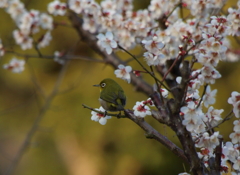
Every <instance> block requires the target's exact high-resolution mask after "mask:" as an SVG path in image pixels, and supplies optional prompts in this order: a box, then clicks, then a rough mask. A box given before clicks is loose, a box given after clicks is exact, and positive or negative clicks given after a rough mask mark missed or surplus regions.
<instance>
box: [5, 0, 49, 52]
mask: <svg viewBox="0 0 240 175" xmlns="http://www.w3.org/2000/svg"><path fill="white" fill-rule="evenodd" d="M0 7H1V8H5V9H6V12H7V13H9V14H10V16H11V18H12V19H13V21H14V22H15V24H16V26H17V29H15V30H14V31H13V37H14V39H15V41H16V43H17V44H18V45H19V46H21V49H23V50H26V49H31V48H33V43H34V41H37V40H38V42H37V47H38V48H43V47H46V46H48V44H49V42H50V41H51V39H52V37H51V33H50V31H51V30H52V29H53V18H52V17H51V16H50V15H48V14H47V13H41V12H39V11H38V10H34V9H31V10H27V9H26V8H25V6H24V4H23V3H22V2H21V1H19V0H9V1H6V2H5V3H4V4H2V6H0ZM40 28H41V29H43V30H45V32H44V34H42V36H41V38H38V39H36V38H34V35H35V34H37V33H39V32H40Z"/></svg>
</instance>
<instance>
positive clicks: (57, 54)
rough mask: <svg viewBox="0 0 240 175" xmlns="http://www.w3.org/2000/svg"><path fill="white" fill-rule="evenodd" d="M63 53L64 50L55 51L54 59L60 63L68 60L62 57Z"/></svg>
mask: <svg viewBox="0 0 240 175" xmlns="http://www.w3.org/2000/svg"><path fill="white" fill-rule="evenodd" d="M63 55H64V52H59V51H55V52H54V59H53V60H54V61H56V62H57V63H59V64H64V63H65V62H66V60H64V59H63V58H61V57H62V56H63Z"/></svg>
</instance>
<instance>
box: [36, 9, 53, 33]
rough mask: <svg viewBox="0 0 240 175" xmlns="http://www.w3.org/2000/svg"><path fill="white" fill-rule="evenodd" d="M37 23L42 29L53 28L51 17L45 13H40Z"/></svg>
mask: <svg viewBox="0 0 240 175" xmlns="http://www.w3.org/2000/svg"><path fill="white" fill-rule="evenodd" d="M39 25H40V26H41V27H42V28H43V29H47V30H52V29H53V18H52V17H51V16H50V15H48V14H46V13H41V15H40V16H39Z"/></svg>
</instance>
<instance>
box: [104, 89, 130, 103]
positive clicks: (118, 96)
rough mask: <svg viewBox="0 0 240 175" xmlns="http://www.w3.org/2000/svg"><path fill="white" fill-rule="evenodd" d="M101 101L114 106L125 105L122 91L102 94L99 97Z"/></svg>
mask: <svg viewBox="0 0 240 175" xmlns="http://www.w3.org/2000/svg"><path fill="white" fill-rule="evenodd" d="M100 98H101V99H103V100H104V101H107V102H109V103H113V104H116V105H122V106H125V104H126V97H125V95H124V92H123V91H118V92H117V93H116V92H114V91H113V92H108V93H104V92H103V93H102V94H101V96H100Z"/></svg>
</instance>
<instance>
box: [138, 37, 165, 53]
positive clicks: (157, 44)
mask: <svg viewBox="0 0 240 175" xmlns="http://www.w3.org/2000/svg"><path fill="white" fill-rule="evenodd" d="M142 43H143V44H144V47H145V49H146V50H147V51H148V52H150V53H153V54H156V53H158V52H159V51H160V50H161V49H162V48H163V47H164V44H163V42H161V41H159V39H158V37H157V36H153V38H152V39H150V40H142Z"/></svg>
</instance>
